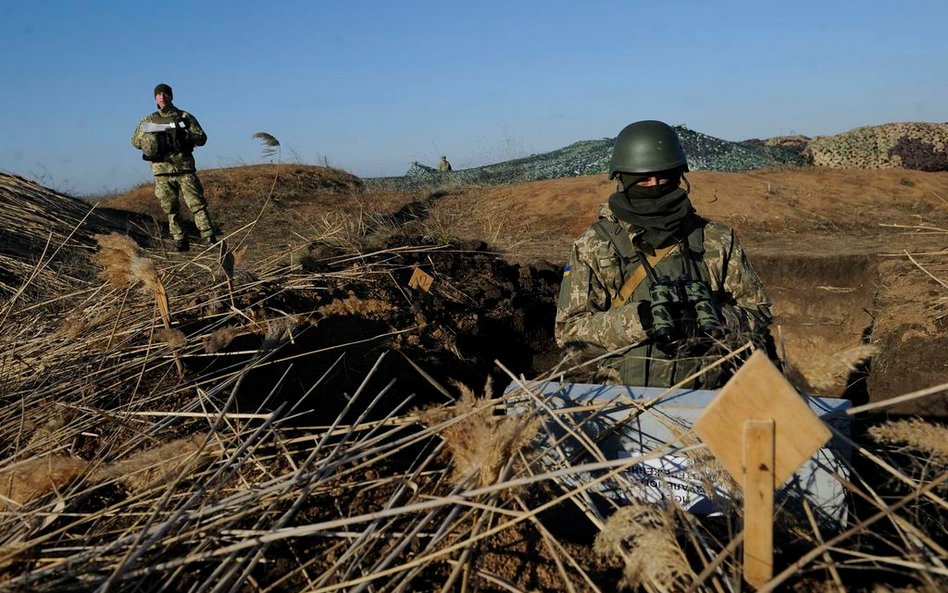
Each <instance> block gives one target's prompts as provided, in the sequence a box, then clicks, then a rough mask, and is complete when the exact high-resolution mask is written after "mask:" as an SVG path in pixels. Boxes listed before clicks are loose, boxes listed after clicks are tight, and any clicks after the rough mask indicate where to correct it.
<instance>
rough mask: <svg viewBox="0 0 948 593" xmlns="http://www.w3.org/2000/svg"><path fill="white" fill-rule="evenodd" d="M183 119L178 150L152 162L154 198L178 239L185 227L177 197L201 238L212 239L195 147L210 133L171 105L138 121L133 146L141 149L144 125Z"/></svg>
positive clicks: (192, 117) (175, 237) (211, 226)
mask: <svg viewBox="0 0 948 593" xmlns="http://www.w3.org/2000/svg"><path fill="white" fill-rule="evenodd" d="M174 122H183V123H184V127H183V130H184V131H186V134H184V135H183V138H184V140H183V141H182V145H181V146H180V147H179V149H178V150H175V151H173V152H171V153H170V154H168V155H166V156H165V157H164V158H162V159H161V160H160V161H152V162H151V172H152V174H154V176H155V197H157V198H158V203H159V204H160V205H161V209H162V210H163V211H164V213H165V215H167V217H168V230H169V231H170V232H171V236H172V237H173V238H174V239H175V240H176V241H181V240H183V239H185V232H184V229H183V228H182V227H181V219H180V215H179V213H178V199H179V197H180V198H183V199H184V203H185V204H186V205H187V207H188V210H190V211H191V215H192V217H193V218H194V224H195V226H197V228H198V230H199V231H200V233H201V237H204V238H209V237H213V236H214V235H215V230H214V225H213V223H211V219H210V216H209V215H208V212H207V201H206V200H205V199H204V187H203V186H202V185H201V180H200V179H198V176H197V174H196V173H195V171H196V168H195V165H194V155H193V154H192V150H193V147H195V146H204V144H206V143H207V134H205V133H204V130H203V129H202V128H201V124H199V123H198V121H197V119H196V118H195V117H194V116H193V115H191V114H190V113H188V112H186V111H182V110H181V109H178V108H177V107H175V106H174V105H169V106H168V107H167V108H166V109H163V110H159V111H156V112H154V113H152V114H151V115H146V116H145V117H143V118H142V120H141V121H140V122H139V124H138V127H137V128H136V129H135V133H134V134H133V135H132V146H134V147H135V148H137V149H139V150H141V149H142V141H143V139H144V134H146V132H144V131H143V128H144V126H145V124H148V123H152V124H169V123H174Z"/></svg>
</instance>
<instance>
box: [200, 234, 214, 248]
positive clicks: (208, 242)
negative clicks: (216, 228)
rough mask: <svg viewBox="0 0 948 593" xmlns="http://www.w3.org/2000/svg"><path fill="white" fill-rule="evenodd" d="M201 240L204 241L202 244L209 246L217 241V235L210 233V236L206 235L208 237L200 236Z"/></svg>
mask: <svg viewBox="0 0 948 593" xmlns="http://www.w3.org/2000/svg"><path fill="white" fill-rule="evenodd" d="M201 242H202V243H204V244H205V245H207V246H211V245H213V244H215V243H217V236H216V235H210V236H208V237H201Z"/></svg>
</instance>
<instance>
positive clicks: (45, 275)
mask: <svg viewBox="0 0 948 593" xmlns="http://www.w3.org/2000/svg"><path fill="white" fill-rule="evenodd" d="M141 223H142V221H141V220H140V219H136V218H135V217H133V216H129V215H128V213H124V212H119V211H116V210H113V209H109V208H95V209H94V208H92V207H91V205H90V204H89V203H87V202H83V201H82V200H78V199H76V198H72V197H69V196H66V195H63V194H60V193H57V192H55V191H53V190H50V189H48V188H45V187H43V186H41V185H39V184H37V183H34V182H32V181H28V180H26V179H24V178H22V177H17V176H16V175H8V174H6V173H0V228H2V229H3V232H2V233H0V295H2V296H4V297H9V296H11V295H13V294H14V293H16V292H17V291H18V290H20V289H21V288H24V291H25V294H26V295H27V298H28V299H37V298H40V297H42V296H44V295H50V294H55V293H59V292H64V291H67V290H69V289H70V288H74V287H76V286H78V285H79V284H81V283H82V282H83V281H84V280H85V279H86V278H87V277H88V275H89V270H90V269H91V262H90V259H89V256H90V255H91V254H92V253H93V251H94V247H93V246H94V244H95V243H94V241H93V240H92V237H93V235H95V234H97V233H109V232H112V231H121V232H126V233H132V234H134V235H136V236H137V237H139V238H140V239H142V240H144V236H145V235H144V232H143V231H142V230H141V227H140V226H139V225H140V224H141Z"/></svg>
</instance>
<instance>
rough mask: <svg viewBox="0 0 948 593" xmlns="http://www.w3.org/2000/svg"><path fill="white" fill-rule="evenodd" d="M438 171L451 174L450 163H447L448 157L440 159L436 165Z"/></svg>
mask: <svg viewBox="0 0 948 593" xmlns="http://www.w3.org/2000/svg"><path fill="white" fill-rule="evenodd" d="M438 170H439V171H441V172H442V173H450V172H451V163H449V162H448V157H444V156H443V157H441V162H440V163H438Z"/></svg>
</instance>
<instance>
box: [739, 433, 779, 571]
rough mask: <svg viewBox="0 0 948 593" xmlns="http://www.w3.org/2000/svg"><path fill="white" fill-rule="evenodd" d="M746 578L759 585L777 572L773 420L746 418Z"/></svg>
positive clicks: (744, 453) (744, 454)
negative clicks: (775, 569) (775, 561)
mask: <svg viewBox="0 0 948 593" xmlns="http://www.w3.org/2000/svg"><path fill="white" fill-rule="evenodd" d="M743 434H744V439H743V441H744V447H743V449H744V452H743V457H744V460H743V461H744V463H743V465H744V481H743V484H744V580H746V581H747V583H748V584H749V585H751V586H752V587H754V588H755V589H756V588H759V587H761V586H762V585H763V584H764V583H766V582H767V581H769V580H770V579H771V578H773V575H774V489H775V487H776V484H775V483H774V459H775V453H774V436H775V423H774V421H773V420H747V421H745V422H744V431H743Z"/></svg>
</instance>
